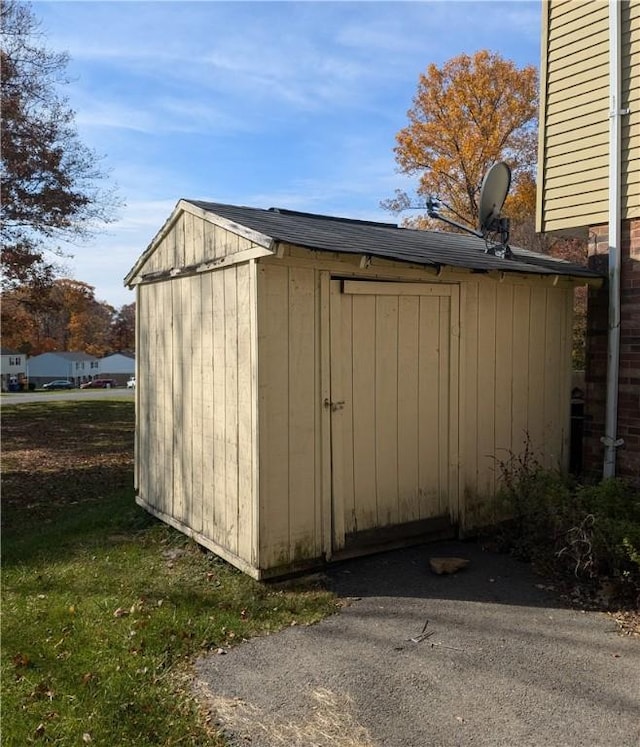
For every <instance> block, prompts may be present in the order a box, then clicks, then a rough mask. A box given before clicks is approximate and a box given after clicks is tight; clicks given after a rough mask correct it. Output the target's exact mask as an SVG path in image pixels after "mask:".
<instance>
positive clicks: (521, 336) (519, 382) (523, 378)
mask: <svg viewBox="0 0 640 747" xmlns="http://www.w3.org/2000/svg"><path fill="white" fill-rule="evenodd" d="M530 317H531V289H530V288H528V287H527V286H515V287H514V291H513V317H512V319H513V324H512V329H511V335H512V336H511V346H512V351H513V353H512V358H511V364H512V365H511V392H512V401H511V443H510V447H509V448H510V449H511V450H512V451H513V452H514V453H516V454H520V453H522V451H523V449H524V448H525V446H526V442H527V436H528V432H529V387H530V386H531V385H532V382H530V379H529V344H530V341H529V334H530V324H529V320H530ZM565 365H566V362H565ZM533 385H535V382H533ZM502 456H503V457H504V456H506V455H504V454H503V455H502Z"/></svg>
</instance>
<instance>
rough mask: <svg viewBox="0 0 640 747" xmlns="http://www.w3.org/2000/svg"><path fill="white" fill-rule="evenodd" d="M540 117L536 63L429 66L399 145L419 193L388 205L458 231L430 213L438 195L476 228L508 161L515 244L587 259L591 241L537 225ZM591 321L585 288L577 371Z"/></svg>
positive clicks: (457, 61) (494, 59)
mask: <svg viewBox="0 0 640 747" xmlns="http://www.w3.org/2000/svg"><path fill="white" fill-rule="evenodd" d="M537 114H538V73H537V70H536V69H535V67H533V66H531V65H529V66H526V67H523V68H518V67H517V66H516V65H515V64H514V63H513V62H511V61H510V60H505V59H503V58H502V57H501V56H500V55H499V54H496V53H493V52H488V51H487V50H482V51H480V52H476V53H475V54H473V55H468V54H461V55H459V56H458V57H454V58H453V59H451V60H449V61H448V62H446V63H445V64H444V65H442V67H438V66H437V65H435V64H431V65H429V66H428V67H427V69H426V71H425V72H424V73H422V74H421V75H420V77H419V80H418V90H417V93H416V95H415V97H414V99H413V104H412V106H411V108H410V109H409V111H408V113H407V116H408V119H409V123H408V125H407V126H406V127H404V128H403V129H402V130H400V132H398V134H397V135H396V147H395V149H394V152H395V157H396V161H397V163H398V167H399V171H400V172H401V173H404V174H407V175H410V176H415V177H417V179H418V183H417V187H416V190H415V191H416V194H415V195H409V194H407V193H406V192H402V191H397V192H396V196H395V198H392V199H389V200H384V201H383V202H382V206H383V207H385V208H386V209H388V210H390V211H392V212H394V213H401V212H404V211H406V210H409V209H416V210H418V211H420V212H419V213H417V214H414V215H413V216H411V217H404V219H403V221H402V222H403V225H405V226H410V227H413V228H438V229H440V230H445V231H446V230H455V229H451V228H450V227H449V226H448V225H447V224H445V223H443V222H437V225H436V221H434V220H432V219H431V218H429V217H427V215H426V203H427V199H428V198H429V196H434V197H436V198H437V199H438V201H439V203H440V204H439V212H440V213H441V214H442V215H444V216H445V217H448V218H450V219H452V220H454V221H456V222H462V223H466V224H469V225H470V227H473V228H476V229H477V228H478V222H479V220H478V201H479V197H480V188H481V186H482V180H483V178H484V175H485V174H486V172H487V171H488V170H489V168H490V167H491V166H492V165H493V164H494V163H496V162H497V161H506V163H508V164H509V166H510V167H511V172H512V183H511V191H510V194H509V196H508V197H507V201H506V203H505V206H504V209H503V211H502V212H503V214H504V215H506V216H508V217H509V219H510V223H511V227H510V228H511V239H510V243H511V244H512V245H517V246H522V247H524V248H527V249H532V250H534V251H539V252H544V253H548V254H551V255H553V256H557V257H561V258H562V259H567V260H569V261H572V262H576V263H579V264H584V263H585V262H586V255H587V252H586V246H585V244H584V242H582V241H579V240H577V239H558V238H556V237H553V236H550V235H545V234H540V233H536V230H535V220H534V216H535V205H536V182H535V169H536V161H537V140H538V135H537ZM585 319H586V294H585V289H584V288H578V289H577V290H576V294H575V303H574V320H575V322H574V344H573V359H574V366H575V367H576V368H580V367H582V366H583V364H584V334H585V328H586V325H585Z"/></svg>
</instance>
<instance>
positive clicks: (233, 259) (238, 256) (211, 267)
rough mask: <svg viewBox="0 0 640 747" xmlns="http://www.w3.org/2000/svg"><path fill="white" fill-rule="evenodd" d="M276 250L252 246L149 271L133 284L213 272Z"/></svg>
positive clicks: (271, 253) (269, 255)
mask: <svg viewBox="0 0 640 747" xmlns="http://www.w3.org/2000/svg"><path fill="white" fill-rule="evenodd" d="M273 254H274V252H273V250H270V249H265V248H263V247H261V246H256V247H251V249H245V250H244V251H241V252H236V253H235V254H229V255H227V256H226V257H219V258H218V259H212V260H208V261H207V262H200V263H199V264H194V265H184V266H183V267H171V268H169V269H168V270H158V271H157V272H148V273H147V274H146V275H143V274H140V275H138V277H137V278H135V279H134V280H133V281H132V284H133V285H142V284H144V283H157V282H159V281H161V280H170V279H171V278H178V277H186V276H189V275H198V274H200V273H202V272H212V271H215V270H219V269H222V268H223V267H229V266H230V265H237V264H241V263H243V262H249V261H250V260H252V259H260V258H261V257H271V256H273Z"/></svg>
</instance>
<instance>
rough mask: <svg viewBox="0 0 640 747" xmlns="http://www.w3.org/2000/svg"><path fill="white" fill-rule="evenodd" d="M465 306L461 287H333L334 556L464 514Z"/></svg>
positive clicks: (338, 284) (369, 284) (364, 284)
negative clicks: (460, 389)
mask: <svg viewBox="0 0 640 747" xmlns="http://www.w3.org/2000/svg"><path fill="white" fill-rule="evenodd" d="M458 298H459V295H458V287H457V286H456V285H447V284H427V283H391V282H388V283H387V282H368V281H349V280H343V281H340V280H332V281H331V304H330V326H331V332H330V339H331V365H330V371H331V397H330V399H329V400H328V401H326V402H325V406H326V407H328V408H329V409H330V410H331V458H332V513H333V515H332V534H333V549H334V551H336V550H340V549H341V548H343V547H345V545H347V546H348V545H349V543H350V542H351V541H352V540H355V542H357V538H358V537H360V538H362V537H364V536H366V535H371V534H375V532H374V531H373V530H376V531H378V532H379V530H381V529H383V528H391V527H397V528H398V529H399V530H400V534H401V532H402V527H403V526H404V527H405V528H407V530H408V529H409V528H410V527H413V529H414V530H415V529H416V528H419V527H420V525H421V523H425V520H430V519H436V518H438V517H445V518H446V519H447V520H449V518H450V517H454V516H455V514H456V512H457V500H458V486H457V438H458V433H457V386H458V383H457V382H458V375H457V373H458V372H457V367H458V350H457V340H458V323H459V316H458ZM363 533H364V534H363Z"/></svg>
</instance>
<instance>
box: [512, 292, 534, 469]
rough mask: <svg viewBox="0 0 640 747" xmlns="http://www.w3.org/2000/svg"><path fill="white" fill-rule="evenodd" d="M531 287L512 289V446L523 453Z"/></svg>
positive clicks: (514, 449) (527, 385)
mask: <svg viewBox="0 0 640 747" xmlns="http://www.w3.org/2000/svg"><path fill="white" fill-rule="evenodd" d="M530 298H531V289H530V288H527V287H520V288H515V289H514V297H513V327H512V337H511V345H512V349H513V355H512V363H513V365H512V369H511V377H512V378H511V386H512V389H513V397H512V404H511V448H512V449H513V451H514V452H515V453H518V454H520V453H522V450H523V448H524V446H525V445H526V441H527V434H528V432H529V407H528V403H529V386H530V382H529V330H530V321H529V320H530V308H529V307H530Z"/></svg>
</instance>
